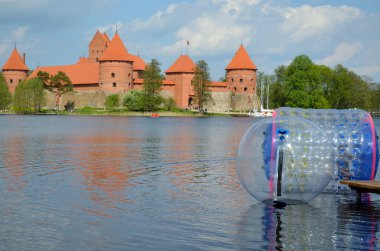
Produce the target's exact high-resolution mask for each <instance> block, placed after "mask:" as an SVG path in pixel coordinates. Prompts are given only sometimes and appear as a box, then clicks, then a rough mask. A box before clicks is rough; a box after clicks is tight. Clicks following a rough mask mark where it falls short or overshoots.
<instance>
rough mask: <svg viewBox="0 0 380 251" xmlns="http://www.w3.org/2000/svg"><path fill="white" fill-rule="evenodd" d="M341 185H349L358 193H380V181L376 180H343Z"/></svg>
mask: <svg viewBox="0 0 380 251" xmlns="http://www.w3.org/2000/svg"><path fill="white" fill-rule="evenodd" d="M340 183H341V184H344V185H348V186H349V187H350V188H351V189H354V190H357V191H358V192H369V193H380V181H374V180H341V181H340Z"/></svg>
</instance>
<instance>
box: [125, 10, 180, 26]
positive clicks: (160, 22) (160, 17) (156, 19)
mask: <svg viewBox="0 0 380 251" xmlns="http://www.w3.org/2000/svg"><path fill="white" fill-rule="evenodd" d="M177 7H178V5H177V4H169V5H168V7H166V9H165V10H164V11H161V10H160V11H157V12H156V13H155V14H154V15H153V16H151V17H150V18H148V19H147V20H134V21H133V22H132V23H131V25H130V29H132V30H134V31H140V30H152V29H155V28H158V27H161V28H162V27H164V26H165V25H167V24H169V23H171V22H174V20H173V19H172V16H176V15H174V14H175V13H174V12H175V10H176V9H177Z"/></svg>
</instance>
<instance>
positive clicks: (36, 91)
mask: <svg viewBox="0 0 380 251" xmlns="http://www.w3.org/2000/svg"><path fill="white" fill-rule="evenodd" d="M45 103H46V97H45V90H44V86H43V83H42V81H41V80H40V79H39V78H33V79H30V80H24V81H21V82H20V83H19V84H18V85H17V87H16V91H15V95H14V98H13V106H14V109H15V112H16V113H17V114H29V113H32V114H33V113H37V112H39V111H41V108H42V106H44V105H45Z"/></svg>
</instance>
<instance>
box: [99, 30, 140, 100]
mask: <svg viewBox="0 0 380 251" xmlns="http://www.w3.org/2000/svg"><path fill="white" fill-rule="evenodd" d="M132 64H133V58H132V57H131V55H130V54H129V53H128V50H127V48H125V46H124V44H123V42H122V41H121V38H120V36H119V34H117V33H116V34H115V36H114V37H113V38H112V41H111V43H110V45H109V46H108V48H107V50H106V51H105V52H104V53H103V55H102V56H101V57H100V58H99V75H100V78H99V82H100V90H103V91H106V92H112V93H117V92H121V91H122V92H126V91H127V90H129V89H131V88H132V87H133V86H132V83H133V67H132Z"/></svg>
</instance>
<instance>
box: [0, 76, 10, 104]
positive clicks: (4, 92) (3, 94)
mask: <svg viewBox="0 0 380 251" xmlns="http://www.w3.org/2000/svg"><path fill="white" fill-rule="evenodd" d="M11 101H12V96H11V93H10V92H9V89H8V85H7V83H6V82H5V78H4V77H3V75H2V74H1V72H0V110H5V109H6V108H7V107H8V106H9V104H10V103H11Z"/></svg>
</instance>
